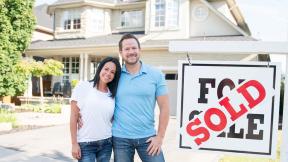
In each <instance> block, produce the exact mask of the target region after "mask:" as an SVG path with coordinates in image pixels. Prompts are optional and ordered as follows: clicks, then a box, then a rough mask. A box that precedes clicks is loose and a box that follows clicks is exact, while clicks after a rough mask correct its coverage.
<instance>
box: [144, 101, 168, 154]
mask: <svg viewBox="0 0 288 162" xmlns="http://www.w3.org/2000/svg"><path fill="white" fill-rule="evenodd" d="M157 103H158V106H159V109H160V114H159V125H158V132H157V135H156V136H155V137H151V138H149V139H148V140H147V142H151V143H150V145H149V147H148V149H147V151H148V154H149V155H152V156H153V155H156V154H159V153H160V152H161V145H162V141H163V139H164V136H165V132H166V128H167V125H168V122H169V110H170V108H169V97H168V95H162V96H158V97H157Z"/></svg>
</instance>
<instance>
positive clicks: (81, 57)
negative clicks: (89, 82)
mask: <svg viewBox="0 0 288 162" xmlns="http://www.w3.org/2000/svg"><path fill="white" fill-rule="evenodd" d="M83 59H84V54H83V53H81V54H80V68H79V80H80V81H83V62H84V60H83Z"/></svg>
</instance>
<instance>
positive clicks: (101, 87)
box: [70, 57, 121, 162]
mask: <svg viewBox="0 0 288 162" xmlns="http://www.w3.org/2000/svg"><path fill="white" fill-rule="evenodd" d="M120 73H121V67H120V63H119V61H118V60H117V59H115V58H112V57H107V58H105V59H104V60H102V61H101V62H100V64H99V66H98V68H97V72H96V75H95V77H94V79H93V80H91V81H90V82H89V81H86V82H81V83H79V84H78V85H77V86H76V87H75V89H74V90H73V93H72V96H71V116H70V132H71V140H72V156H73V157H74V158H76V159H78V161H79V162H95V160H96V161H97V162H109V160H110V157H111V152H112V141H111V140H112V139H111V137H112V132H111V127H112V123H111V120H112V117H113V113H114V107H115V100H114V98H115V95H116V92H117V86H118V81H119V78H120ZM79 114H81V120H82V122H83V125H82V126H81V128H79V129H77V120H78V118H79Z"/></svg>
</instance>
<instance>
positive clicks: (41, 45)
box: [28, 34, 256, 50]
mask: <svg viewBox="0 0 288 162" xmlns="http://www.w3.org/2000/svg"><path fill="white" fill-rule="evenodd" d="M135 36H136V37H138V39H141V38H142V37H144V36H147V35H144V34H137V35H135ZM121 37H122V35H121V34H112V35H105V36H97V37H90V38H82V39H59V40H49V41H36V42H32V43H31V44H30V46H29V48H28V50H36V49H61V48H83V47H91V46H93V47H105V46H118V41H119V40H120V39H121ZM174 40H176V39H174ZM177 40H186V41H201V40H203V41H256V40H255V39H254V38H252V37H245V36H218V37H191V38H188V39H177ZM169 41H172V40H146V41H144V42H142V43H141V46H142V47H144V48H145V46H154V47H155V46H167V47H168V44H169Z"/></svg>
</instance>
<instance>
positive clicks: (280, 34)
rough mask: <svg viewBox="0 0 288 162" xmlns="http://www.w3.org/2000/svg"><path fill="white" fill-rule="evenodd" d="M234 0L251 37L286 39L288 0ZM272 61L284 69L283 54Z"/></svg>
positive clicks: (42, 0) (47, 0) (38, 1)
mask: <svg viewBox="0 0 288 162" xmlns="http://www.w3.org/2000/svg"><path fill="white" fill-rule="evenodd" d="M55 1H56V0H36V1H35V2H36V3H35V5H36V6H37V5H40V4H43V3H48V4H51V3H53V2H55ZM235 1H236V3H237V5H238V6H239V8H240V11H241V13H242V15H243V16H244V18H245V20H246V22H247V24H248V26H249V28H250V31H251V33H252V37H254V38H256V39H260V40H263V41H288V10H287V8H288V0H235ZM283 60H284V61H283ZM272 61H276V62H282V69H283V68H284V69H285V65H284V64H285V56H280V55H272ZM284 69H283V70H284Z"/></svg>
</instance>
